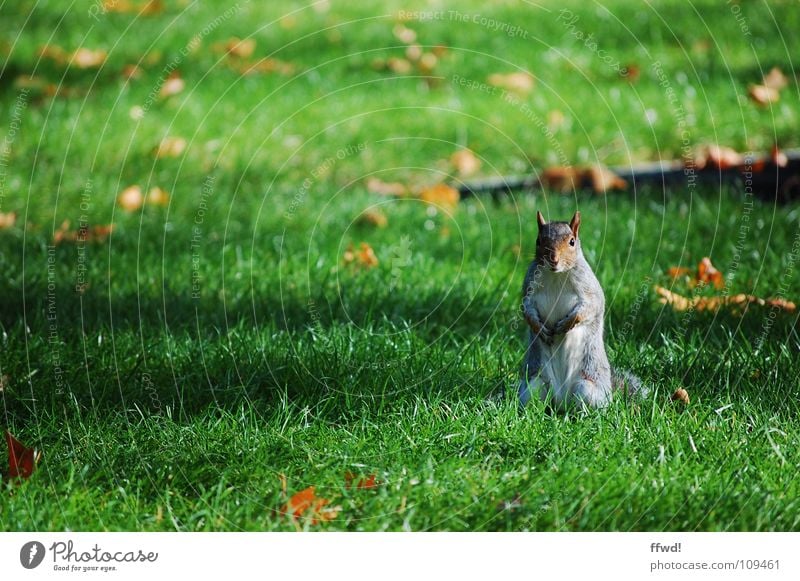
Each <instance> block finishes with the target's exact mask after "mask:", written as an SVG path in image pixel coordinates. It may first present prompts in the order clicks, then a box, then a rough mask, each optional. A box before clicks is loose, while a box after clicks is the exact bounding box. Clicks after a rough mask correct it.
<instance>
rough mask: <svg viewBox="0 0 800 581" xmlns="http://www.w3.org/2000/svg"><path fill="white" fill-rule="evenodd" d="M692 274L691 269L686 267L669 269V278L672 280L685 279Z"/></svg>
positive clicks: (671, 267)
mask: <svg viewBox="0 0 800 581" xmlns="http://www.w3.org/2000/svg"><path fill="white" fill-rule="evenodd" d="M690 272H691V270H690V269H688V268H686V267H685V266H670V267H669V268H668V269H667V276H669V277H670V278H673V279H674V278H683V277H684V276H688V274H689V273H690Z"/></svg>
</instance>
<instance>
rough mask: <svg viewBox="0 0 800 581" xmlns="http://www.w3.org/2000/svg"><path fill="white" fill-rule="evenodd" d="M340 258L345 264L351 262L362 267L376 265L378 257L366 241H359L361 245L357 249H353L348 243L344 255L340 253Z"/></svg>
mask: <svg viewBox="0 0 800 581" xmlns="http://www.w3.org/2000/svg"><path fill="white" fill-rule="evenodd" d="M342 260H343V261H344V264H345V266H347V265H351V264H352V265H354V266H358V267H363V268H372V267H373V266H378V257H377V256H375V251H374V250H372V247H371V246H370V245H369V244H367V243H366V242H362V243H361V247H360V249H359V250H358V251H355V250H354V249H353V244H352V243H350V244H349V245H348V246H347V250H345V251H344V255H342Z"/></svg>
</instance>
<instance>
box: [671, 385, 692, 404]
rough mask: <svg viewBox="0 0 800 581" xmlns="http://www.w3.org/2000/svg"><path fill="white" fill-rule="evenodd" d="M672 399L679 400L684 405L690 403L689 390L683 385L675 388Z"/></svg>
mask: <svg viewBox="0 0 800 581" xmlns="http://www.w3.org/2000/svg"><path fill="white" fill-rule="evenodd" d="M672 401H679V402H681V403H682V404H683V405H689V392H688V391H686V390H685V389H683V388H682V387H680V388H678V389H676V390H675V393H673V394H672Z"/></svg>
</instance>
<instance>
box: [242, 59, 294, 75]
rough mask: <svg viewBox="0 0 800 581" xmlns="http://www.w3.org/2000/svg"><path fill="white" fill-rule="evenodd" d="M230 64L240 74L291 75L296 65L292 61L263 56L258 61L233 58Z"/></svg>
mask: <svg viewBox="0 0 800 581" xmlns="http://www.w3.org/2000/svg"><path fill="white" fill-rule="evenodd" d="M228 66H229V67H230V68H231V69H233V70H234V71H236V72H238V73H239V74H240V75H244V76H248V75H255V74H259V73H279V74H282V75H291V74H292V73H293V72H294V70H295V67H294V65H293V64H291V63H287V62H284V61H280V60H278V59H273V58H267V57H265V58H261V59H258V60H256V61H249V60H245V61H240V60H233V61H230V62H229V63H228Z"/></svg>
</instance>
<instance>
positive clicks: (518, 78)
mask: <svg viewBox="0 0 800 581" xmlns="http://www.w3.org/2000/svg"><path fill="white" fill-rule="evenodd" d="M488 81H489V84H490V85H494V86H495V87H499V88H501V89H506V90H507V91H512V92H514V93H522V94H525V93H530V92H531V90H532V89H533V85H534V79H533V75H531V74H530V73H527V72H520V71H517V72H514V73H494V74H492V75H489V78H488Z"/></svg>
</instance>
